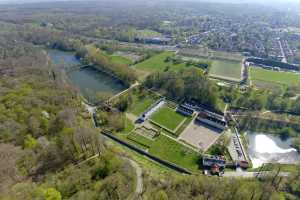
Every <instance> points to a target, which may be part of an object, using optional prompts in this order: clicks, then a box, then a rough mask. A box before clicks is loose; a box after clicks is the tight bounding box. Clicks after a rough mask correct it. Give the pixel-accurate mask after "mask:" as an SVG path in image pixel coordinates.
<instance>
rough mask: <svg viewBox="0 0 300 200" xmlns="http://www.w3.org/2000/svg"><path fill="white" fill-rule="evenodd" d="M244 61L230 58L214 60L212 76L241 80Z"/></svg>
mask: <svg viewBox="0 0 300 200" xmlns="http://www.w3.org/2000/svg"><path fill="white" fill-rule="evenodd" d="M241 68H242V62H237V61H230V60H213V63H212V66H211V68H210V71H209V74H210V76H213V77H216V78H222V79H225V80H226V79H228V80H231V81H240V79H241V70H242V69H241Z"/></svg>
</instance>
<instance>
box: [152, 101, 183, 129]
mask: <svg viewBox="0 0 300 200" xmlns="http://www.w3.org/2000/svg"><path fill="white" fill-rule="evenodd" d="M185 119H186V118H185V117H184V116H183V115H180V114H178V113H177V112H176V111H175V110H173V109H171V108H169V107H167V106H164V107H162V108H160V109H159V110H158V111H157V112H155V113H154V114H153V115H152V116H151V120H152V121H154V122H156V123H157V124H160V125H161V126H163V127H165V128H167V129H169V130H172V131H174V130H175V129H176V127H177V126H179V125H180V124H181V123H182V122H183V120H185Z"/></svg>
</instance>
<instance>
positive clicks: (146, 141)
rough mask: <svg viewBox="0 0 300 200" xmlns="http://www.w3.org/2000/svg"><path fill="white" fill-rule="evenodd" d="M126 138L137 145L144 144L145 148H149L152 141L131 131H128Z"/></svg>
mask: <svg viewBox="0 0 300 200" xmlns="http://www.w3.org/2000/svg"><path fill="white" fill-rule="evenodd" d="M127 138H128V139H129V140H132V141H133V142H135V143H137V144H138V145H142V146H144V147H145V148H150V147H151V145H152V143H153V141H152V140H150V139H148V138H146V137H144V136H142V135H140V134H138V133H135V132H132V133H130V134H129V135H128V136H127Z"/></svg>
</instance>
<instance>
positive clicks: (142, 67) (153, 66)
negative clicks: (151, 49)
mask: <svg viewBox="0 0 300 200" xmlns="http://www.w3.org/2000/svg"><path fill="white" fill-rule="evenodd" d="M174 55H175V54H174V53H173V52H163V53H160V54H157V55H155V56H153V57H151V58H149V59H147V60H145V61H143V62H141V63H138V64H136V65H135V66H134V68H135V69H136V70H137V72H138V74H140V76H141V77H142V78H144V77H146V76H147V75H149V74H150V73H153V72H163V71H164V70H166V69H167V68H168V69H169V70H172V71H178V70H180V69H184V68H186V67H187V66H186V63H185V62H183V63H180V64H174V63H173V62H172V61H170V62H165V60H166V58H167V57H172V56H174ZM197 69H199V68H197ZM199 70H200V69H199Z"/></svg>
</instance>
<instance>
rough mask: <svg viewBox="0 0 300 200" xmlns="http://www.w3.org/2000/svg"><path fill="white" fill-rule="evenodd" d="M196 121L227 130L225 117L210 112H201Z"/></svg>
mask: <svg viewBox="0 0 300 200" xmlns="http://www.w3.org/2000/svg"><path fill="white" fill-rule="evenodd" d="M196 120H197V121H199V122H202V123H204V124H207V125H209V126H212V127H214V128H217V129H220V130H224V129H226V128H227V122H226V119H225V117H224V116H222V115H219V114H216V113H213V112H210V111H201V112H199V114H198V116H197V118H196Z"/></svg>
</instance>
